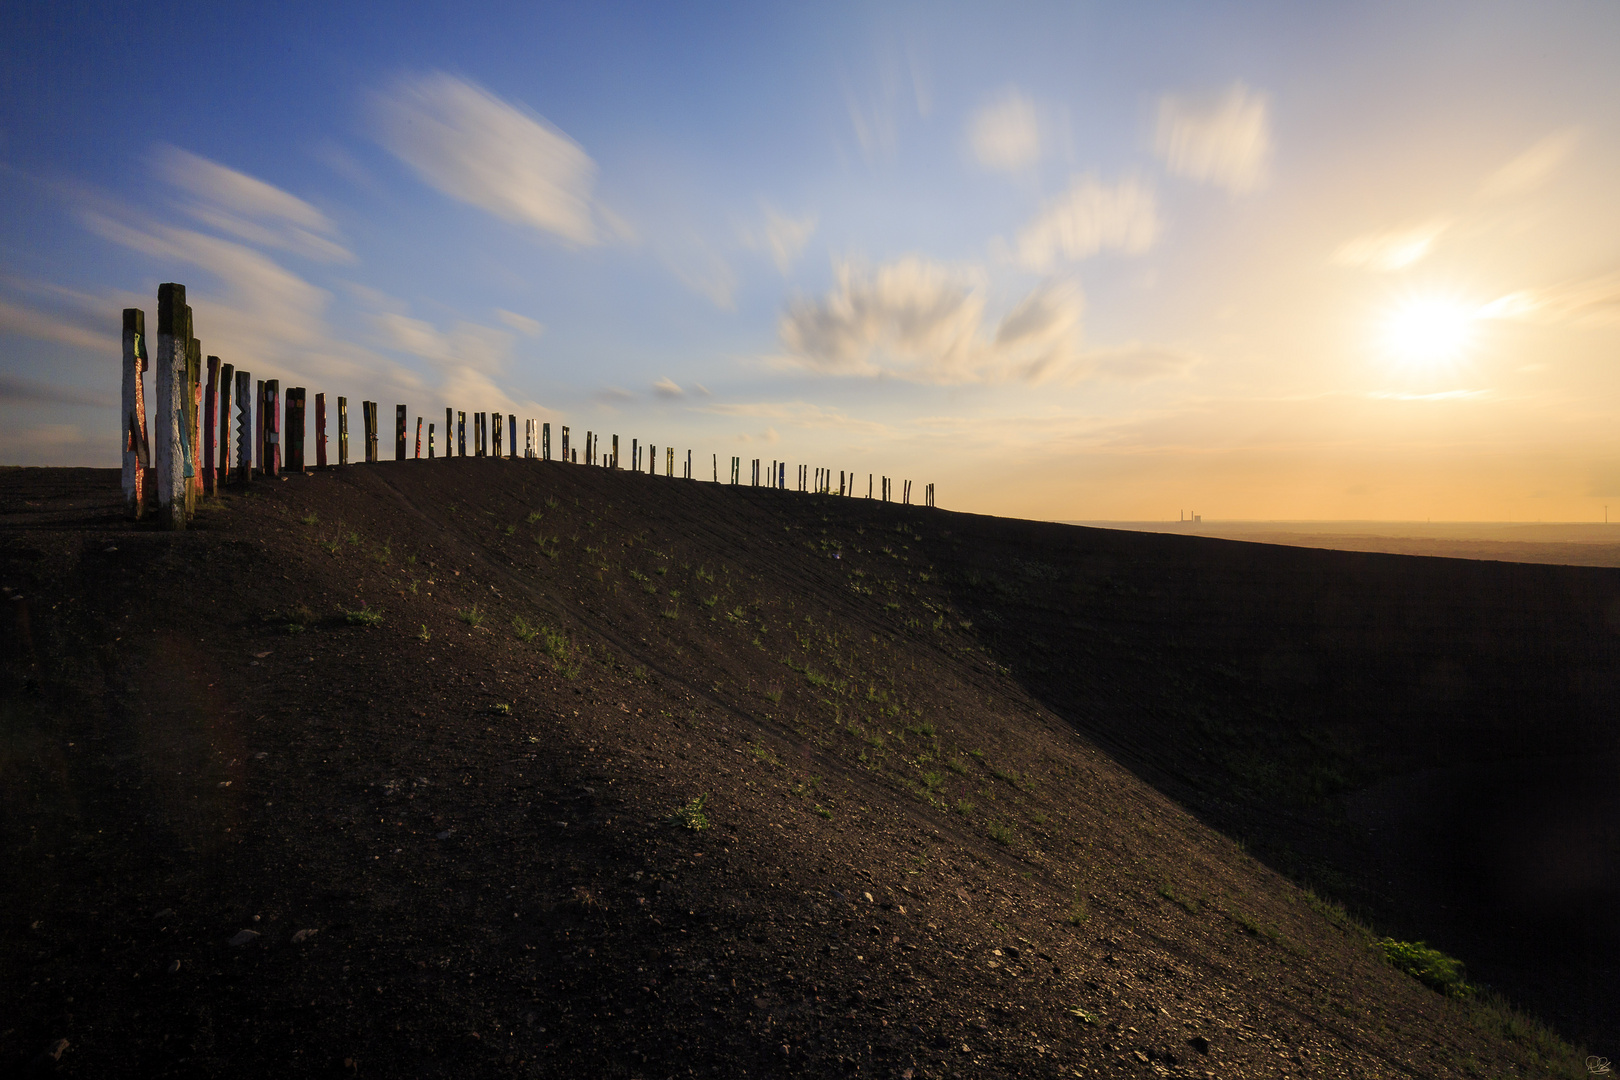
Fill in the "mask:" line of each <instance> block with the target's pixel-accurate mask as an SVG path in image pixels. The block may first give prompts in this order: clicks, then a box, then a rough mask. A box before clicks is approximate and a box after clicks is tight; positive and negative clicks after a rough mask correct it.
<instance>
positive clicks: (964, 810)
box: [956, 799, 977, 817]
mask: <svg viewBox="0 0 1620 1080" xmlns="http://www.w3.org/2000/svg"><path fill="white" fill-rule="evenodd" d="M976 809H977V807H975V806H974V805H973V803H972V802H971V801H969V800H967V799H957V800H956V812H957V813H958V814H961V815H962V816H963V817H968V816H969V815H971V814H972V813H973V811H974V810H976Z"/></svg>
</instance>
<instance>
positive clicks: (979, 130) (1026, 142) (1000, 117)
mask: <svg viewBox="0 0 1620 1080" xmlns="http://www.w3.org/2000/svg"><path fill="white" fill-rule="evenodd" d="M967 138H968V146H969V147H970V148H971V149H972V151H973V157H974V159H975V160H977V161H978V163H979V164H980V165H982V166H984V167H985V168H986V169H994V170H996V171H998V172H1021V171H1022V170H1024V169H1027V168H1029V167H1030V166H1031V165H1034V164H1035V163H1036V162H1037V161H1039V160H1040V159H1041V126H1040V122H1039V120H1038V119H1037V118H1036V115H1035V103H1034V102H1033V101H1031V100H1030V99H1029V98H1027V97H1025V96H1024V95H1023V94H1021V93H1019V92H1018V90H1016V89H1012V88H1009V89H1008V90H1006V91H1005V92H1004V93H1003V94H1002V95H1001V96H1000V97H999V98H997V99H996V100H995V101H992V102H991V103H990V104H988V105H985V106H984V107H983V108H981V109H979V110H978V111H977V112H975V113H974V114H973V115H972V116H970V117H968V123H967Z"/></svg>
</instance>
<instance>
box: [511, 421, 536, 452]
mask: <svg viewBox="0 0 1620 1080" xmlns="http://www.w3.org/2000/svg"><path fill="white" fill-rule="evenodd" d="M506 435H507V438H506V450H507V453H509V454H511V455H512V456H513V457H517V416H516V415H515V414H513V413H507V414H506ZM531 456H532V455H531Z"/></svg>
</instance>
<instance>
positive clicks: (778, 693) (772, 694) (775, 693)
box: [764, 687, 782, 705]
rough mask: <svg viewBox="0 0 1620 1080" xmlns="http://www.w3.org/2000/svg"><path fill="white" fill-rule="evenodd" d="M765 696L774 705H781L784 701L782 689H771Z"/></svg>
mask: <svg viewBox="0 0 1620 1080" xmlns="http://www.w3.org/2000/svg"><path fill="white" fill-rule="evenodd" d="M764 694H765V700H767V701H769V702H770V703H771V704H772V705H776V704H780V703H781V701H782V690H781V688H780V687H772V688H771V689H769V690H766V691H765V692H764Z"/></svg>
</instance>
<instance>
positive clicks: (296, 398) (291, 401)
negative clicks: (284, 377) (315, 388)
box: [282, 386, 308, 473]
mask: <svg viewBox="0 0 1620 1080" xmlns="http://www.w3.org/2000/svg"><path fill="white" fill-rule="evenodd" d="M307 393H308V391H307V390H306V388H304V387H302V386H289V387H288V388H287V408H286V414H287V425H286V427H285V429H284V430H283V435H284V436H285V437H284V439H283V440H282V458H283V460H284V462H285V463H286V466H287V471H288V472H296V473H301V472H303V471H304V402H305V400H306V396H305V395H306V394H307Z"/></svg>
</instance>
